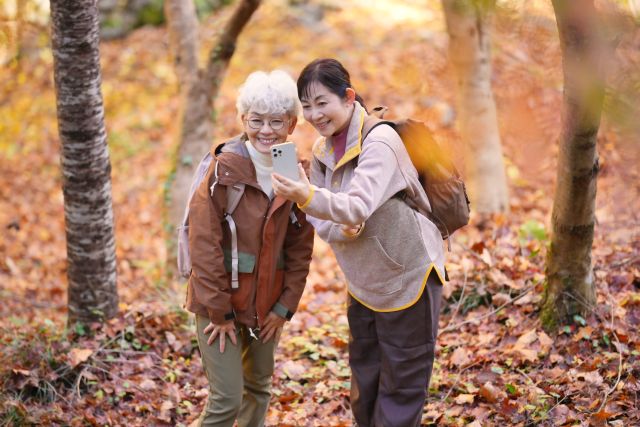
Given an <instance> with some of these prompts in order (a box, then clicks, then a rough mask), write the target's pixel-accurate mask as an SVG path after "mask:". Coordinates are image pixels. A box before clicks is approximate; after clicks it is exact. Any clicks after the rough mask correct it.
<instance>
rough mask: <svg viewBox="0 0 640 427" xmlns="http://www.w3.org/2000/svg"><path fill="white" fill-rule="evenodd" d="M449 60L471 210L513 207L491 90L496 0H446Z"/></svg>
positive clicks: (480, 211) (497, 209) (491, 210)
mask: <svg viewBox="0 0 640 427" xmlns="http://www.w3.org/2000/svg"><path fill="white" fill-rule="evenodd" d="M442 5H443V9H444V15H445V18H446V22H447V31H448V33H449V59H450V61H451V63H452V65H453V68H454V70H455V73H456V78H457V80H456V81H457V88H456V90H457V94H456V95H457V99H458V102H457V107H458V117H457V124H458V128H459V129H460V137H461V139H462V144H463V147H464V159H465V177H466V182H467V186H468V188H469V198H470V199H471V209H473V210H475V211H476V212H478V213H480V214H490V213H496V212H505V211H508V210H509V194H508V189H507V177H506V174H505V167H504V160H503V157H502V145H501V142H500V131H499V129H498V118H497V113H496V104H495V101H494V98H493V90H492V89H491V77H492V73H491V20H492V16H493V12H494V9H495V5H496V2H495V0H443V1H442Z"/></svg>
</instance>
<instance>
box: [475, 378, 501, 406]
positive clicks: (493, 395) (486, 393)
mask: <svg viewBox="0 0 640 427" xmlns="http://www.w3.org/2000/svg"><path fill="white" fill-rule="evenodd" d="M479 394H480V396H482V397H483V398H484V399H485V400H486V401H487V402H489V403H495V402H497V401H498V399H499V398H500V391H499V390H498V389H496V388H495V387H494V386H493V384H492V383H490V382H488V381H487V382H486V383H484V384H483V385H482V387H480V393H479Z"/></svg>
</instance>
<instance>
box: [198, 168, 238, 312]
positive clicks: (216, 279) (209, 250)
mask: <svg viewBox="0 0 640 427" xmlns="http://www.w3.org/2000/svg"><path fill="white" fill-rule="evenodd" d="M213 171H214V163H212V164H211V167H210V168H209V172H208V173H207V176H206V179H203V180H202V183H201V184H200V186H199V187H198V189H197V190H196V192H195V194H194V196H193V198H192V199H191V203H190V204H189V251H190V253H191V268H192V272H191V277H190V278H189V285H190V286H191V290H192V292H193V298H194V299H195V300H196V301H197V302H198V303H200V304H202V305H204V306H205V307H206V308H207V313H208V314H209V320H211V322H213V323H217V324H220V323H224V322H226V321H228V320H229V319H230V316H231V315H232V313H233V311H232V306H231V289H230V283H229V278H228V275H227V272H226V270H225V268H224V256H223V252H222V219H223V204H224V203H225V202H224V201H225V200H226V194H225V193H226V187H224V186H216V188H215V191H214V195H213V196H212V195H211V193H210V186H211V184H212V183H213V180H214V178H215V177H214V176H213V175H214V173H213Z"/></svg>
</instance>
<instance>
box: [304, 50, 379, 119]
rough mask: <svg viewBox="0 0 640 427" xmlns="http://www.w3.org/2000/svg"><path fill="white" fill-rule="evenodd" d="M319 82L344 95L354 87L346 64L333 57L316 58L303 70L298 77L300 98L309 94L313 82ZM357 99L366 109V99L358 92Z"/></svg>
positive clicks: (340, 95) (339, 94)
mask: <svg viewBox="0 0 640 427" xmlns="http://www.w3.org/2000/svg"><path fill="white" fill-rule="evenodd" d="M313 82H318V83H321V84H322V85H323V86H325V87H326V88H327V89H329V91H330V92H331V93H334V94H336V95H338V96H339V97H341V98H342V97H344V96H345V95H346V91H347V89H348V88H352V89H353V86H352V85H351V76H349V72H348V71H347V69H346V68H344V66H343V65H342V64H341V63H340V62H339V61H337V60H336V59H333V58H321V59H316V60H314V61H312V62H310V63H309V64H307V66H306V67H304V69H303V70H302V72H301V73H300V76H299V77H298V82H297V85H298V98H300V100H302V98H303V97H308V96H309V88H310V86H311V83H313ZM356 101H358V102H359V103H360V105H362V106H363V107H364V109H365V110H366V109H367V107H365V105H364V101H363V99H362V97H361V96H360V95H358V94H357V93H356Z"/></svg>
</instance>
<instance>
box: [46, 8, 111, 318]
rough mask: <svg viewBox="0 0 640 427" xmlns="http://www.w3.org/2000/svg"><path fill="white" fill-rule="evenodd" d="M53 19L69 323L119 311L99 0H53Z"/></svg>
mask: <svg viewBox="0 0 640 427" xmlns="http://www.w3.org/2000/svg"><path fill="white" fill-rule="evenodd" d="M51 22H52V35H51V41H52V50H53V58H54V77H55V87H56V100H57V101H56V106H57V113H58V129H59V130H58V132H59V136H60V141H61V144H62V153H61V164H62V182H63V195H64V213H65V228H66V237H67V258H68V271H67V277H68V280H69V290H68V308H69V323H70V324H72V323H74V322H76V321H93V320H102V319H105V318H111V317H113V316H114V315H115V314H116V313H117V311H118V293H117V287H116V257H115V240H114V227H113V210H112V205H111V165H110V162H109V152H108V149H107V143H106V131H105V125H104V106H103V102H102V93H101V89H100V84H101V75H100V52H99V26H98V9H97V7H96V0H51Z"/></svg>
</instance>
